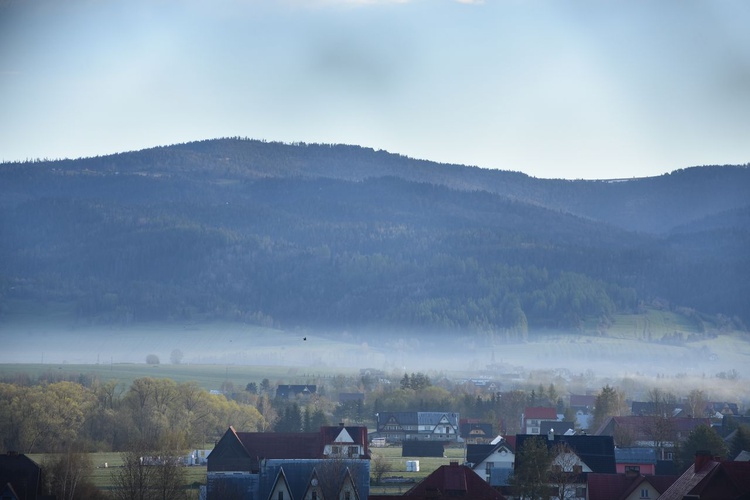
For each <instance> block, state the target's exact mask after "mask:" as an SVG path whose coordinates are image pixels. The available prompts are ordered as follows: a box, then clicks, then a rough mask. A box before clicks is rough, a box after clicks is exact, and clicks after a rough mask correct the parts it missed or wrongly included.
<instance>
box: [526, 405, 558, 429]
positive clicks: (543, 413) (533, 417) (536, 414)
mask: <svg viewBox="0 0 750 500" xmlns="http://www.w3.org/2000/svg"><path fill="white" fill-rule="evenodd" d="M558 420H559V419H558V417H557V409H556V408H554V407H552V406H529V407H526V408H525V409H524V410H523V414H522V415H521V430H523V431H524V434H536V435H539V434H541V432H542V430H541V425H542V422H557V421H558Z"/></svg>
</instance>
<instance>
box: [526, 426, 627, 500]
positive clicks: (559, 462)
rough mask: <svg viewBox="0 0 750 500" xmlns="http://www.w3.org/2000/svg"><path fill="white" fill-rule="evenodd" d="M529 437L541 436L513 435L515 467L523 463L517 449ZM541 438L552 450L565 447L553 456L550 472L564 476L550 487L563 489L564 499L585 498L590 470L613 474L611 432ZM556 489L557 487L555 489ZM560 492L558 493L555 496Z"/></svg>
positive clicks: (550, 435)
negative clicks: (597, 434) (600, 434)
mask: <svg viewBox="0 0 750 500" xmlns="http://www.w3.org/2000/svg"><path fill="white" fill-rule="evenodd" d="M528 439H540V436H534V435H531V434H518V435H517V436H516V448H515V450H516V456H515V466H514V469H515V470H518V469H519V468H520V467H523V465H524V464H523V459H522V454H521V453H520V450H522V449H523V446H524V443H525V442H526V441H527V440H528ZM541 439H544V442H545V443H546V445H547V448H548V449H549V450H550V451H551V452H553V451H555V450H561V449H564V450H565V451H564V452H562V453H561V454H558V455H556V456H555V457H553V459H552V465H551V470H552V471H553V472H554V474H553V475H555V476H557V477H558V478H561V479H562V478H564V480H563V481H561V482H559V483H557V484H555V483H550V489H551V490H552V489H555V490H558V489H564V492H562V496H564V497H565V498H566V500H586V498H587V494H588V493H587V491H588V490H587V479H588V475H589V474H590V473H599V474H615V472H616V466H615V447H614V441H613V439H612V438H611V437H610V436H586V435H568V436H565V435H563V436H559V435H555V434H552V433H550V434H549V435H548V436H547V437H546V438H543V437H541ZM558 491H559V490H558ZM558 496H560V495H559V494H556V495H554V497H558Z"/></svg>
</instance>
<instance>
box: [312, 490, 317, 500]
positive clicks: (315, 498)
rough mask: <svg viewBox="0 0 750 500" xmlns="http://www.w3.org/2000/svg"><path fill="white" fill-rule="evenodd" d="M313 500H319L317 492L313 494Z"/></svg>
mask: <svg viewBox="0 0 750 500" xmlns="http://www.w3.org/2000/svg"><path fill="white" fill-rule="evenodd" d="M312 500H318V492H317V491H313V492H312Z"/></svg>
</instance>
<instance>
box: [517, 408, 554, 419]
mask: <svg viewBox="0 0 750 500" xmlns="http://www.w3.org/2000/svg"><path fill="white" fill-rule="evenodd" d="M523 417H524V418H544V419H552V420H557V408H554V407H552V406H529V407H527V408H526V409H524V411H523Z"/></svg>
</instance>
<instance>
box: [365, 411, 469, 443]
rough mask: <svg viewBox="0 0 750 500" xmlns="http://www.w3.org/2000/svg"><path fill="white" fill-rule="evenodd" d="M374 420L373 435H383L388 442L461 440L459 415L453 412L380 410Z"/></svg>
mask: <svg viewBox="0 0 750 500" xmlns="http://www.w3.org/2000/svg"><path fill="white" fill-rule="evenodd" d="M376 420H377V431H376V432H375V433H374V435H373V437H384V438H386V440H387V441H388V442H402V441H409V440H417V441H442V442H456V441H460V440H461V438H460V436H459V426H458V422H459V415H458V413H454V412H435V411H406V412H380V413H377V414H376Z"/></svg>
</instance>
